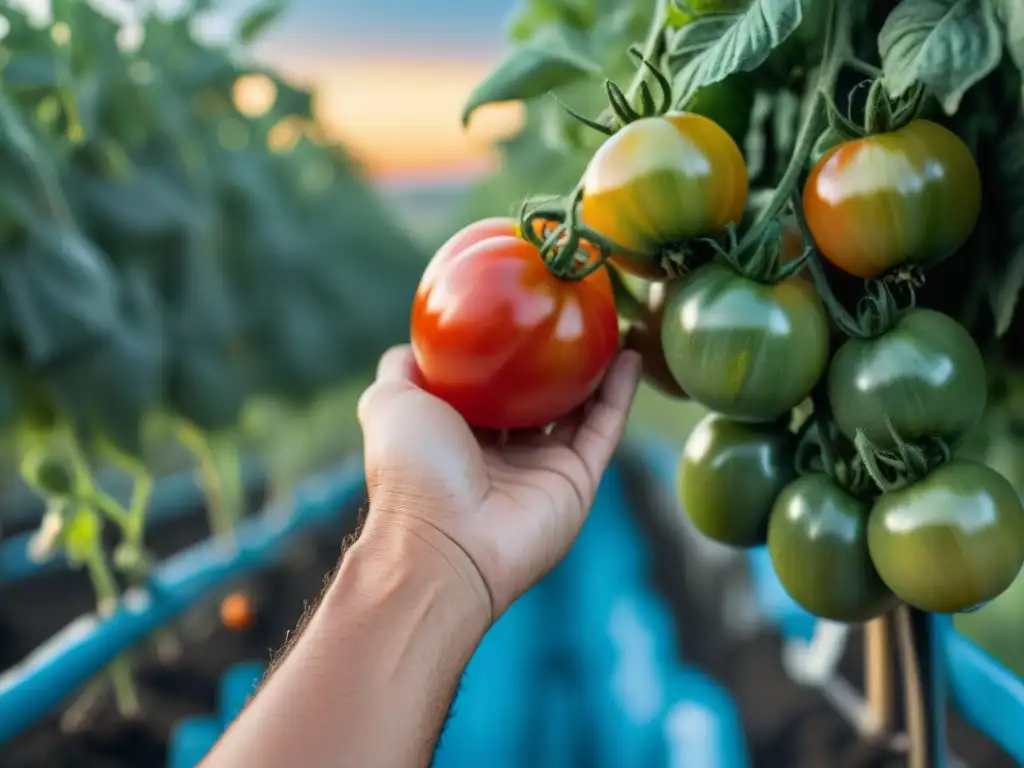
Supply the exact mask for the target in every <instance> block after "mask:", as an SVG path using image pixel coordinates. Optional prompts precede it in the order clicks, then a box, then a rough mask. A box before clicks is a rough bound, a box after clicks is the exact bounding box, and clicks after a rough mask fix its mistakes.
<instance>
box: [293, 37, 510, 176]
mask: <svg viewBox="0 0 1024 768" xmlns="http://www.w3.org/2000/svg"><path fill="white" fill-rule="evenodd" d="M275 58H277V59H278V61H276V62H275V65H276V66H277V67H278V68H279V69H280V70H281V71H282V74H284V75H285V76H287V77H290V78H292V79H294V80H295V81H297V82H300V83H302V84H304V85H308V86H312V87H313V88H315V90H316V91H317V112H318V115H319V117H320V119H321V120H323V122H324V124H325V126H326V128H327V131H328V133H329V135H331V136H332V137H334V138H337V139H339V140H341V141H343V142H344V143H345V144H346V145H347V146H348V147H349V149H351V151H352V152H353V154H355V155H356V156H357V157H358V158H359V159H360V160H361V161H362V162H363V163H364V164H365V166H366V167H367V169H368V170H369V171H370V172H371V173H373V174H375V175H385V176H390V175H409V174H417V175H418V174H432V173H437V172H450V171H459V170H475V169H479V168H484V167H487V166H489V165H491V164H492V163H493V162H494V154H493V150H492V149H491V142H492V141H493V140H494V139H495V138H497V137H498V136H501V135H508V134H509V133H511V132H513V131H515V130H516V128H517V127H518V126H519V124H520V121H521V119H522V113H521V107H520V105H514V104H512V105H496V106H493V107H490V108H488V109H483V110H481V111H480V112H479V114H478V115H477V116H475V117H474V119H473V123H472V124H471V126H470V128H469V130H468V131H464V130H463V128H462V125H461V123H460V120H459V118H460V113H461V111H462V106H463V104H464V103H465V101H466V98H467V97H468V96H469V94H470V92H471V91H472V89H473V87H474V86H475V85H476V84H477V83H478V82H480V80H481V79H482V78H483V77H484V76H486V74H487V73H488V71H489V70H490V68H491V67H492V66H493V62H490V61H458V60H442V61H438V60H429V59H423V60H421V59H410V60H406V61H396V60H393V59H390V60H367V59H354V58H347V57H344V56H340V55H339V56H337V57H334V56H303V55H302V54H301V53H291V52H289V53H288V54H287V55H282V54H281V53H279V54H278V56H276V57H275Z"/></svg>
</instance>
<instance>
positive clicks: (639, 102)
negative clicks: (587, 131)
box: [551, 45, 673, 136]
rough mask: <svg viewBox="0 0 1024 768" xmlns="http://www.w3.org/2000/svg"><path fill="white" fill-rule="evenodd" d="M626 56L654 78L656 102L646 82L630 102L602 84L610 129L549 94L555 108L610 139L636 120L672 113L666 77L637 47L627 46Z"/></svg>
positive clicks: (608, 83)
mask: <svg viewBox="0 0 1024 768" xmlns="http://www.w3.org/2000/svg"><path fill="white" fill-rule="evenodd" d="M629 54H630V56H632V57H633V58H634V59H635V60H636V61H637V63H638V66H639V67H640V69H641V73H642V72H643V70H646V71H647V72H648V73H650V74H651V76H652V77H653V78H654V81H655V83H656V84H657V86H658V92H659V98H658V99H655V95H654V92H653V91H652V90H651V86H650V85H649V84H648V83H647V81H646V80H643V79H640V80H639V81H638V82H639V86H638V88H637V95H636V97H635V98H634V99H630V98H629V97H628V96H627V95H626V94H625V93H624V92H623V90H622V89H621V88H620V87H619V86H618V85H616V84H615V83H614V82H613V81H612V80H606V81H605V84H604V87H605V93H606V95H607V97H608V108H609V110H610V111H611V118H612V122H613V125H608V124H607V123H605V122H602V121H601V120H591V119H590V118H588V117H585V116H584V115H581V114H580V113H579V112H576V111H575V110H573V109H572V108H571V107H569V106H567V105H566V104H565V103H564V102H562V101H561V100H560V99H559V98H558V97H557V96H555V95H554V94H553V93H552V94H551V96H552V98H554V99H555V100H556V101H557V102H558V104H559V106H561V108H562V109H564V110H565V111H566V112H567V113H568V114H569V115H570V116H571V117H572V118H573V119H575V120H578V121H579V122H581V123H582V124H583V125H585V126H587V127H588V128H593V129H594V130H595V131H598V132H599V133H603V134H604V135H605V136H613V135H614V134H615V133H616V132H617V131H618V130H619V129H620V128H622V127H623V126H626V125H629V124H630V123H635V122H636V121H637V120H642V119H643V118H647V117H660V116H661V115H664V114H666V113H668V112H669V111H670V110H671V109H672V101H673V99H672V84H671V83H670V82H669V79H668V77H666V76H665V74H664V73H663V72H662V71H661V70H660V69H658V67H657V66H655V65H654V64H652V63H651V61H650V60H649V59H648V58H647V57H646V56H644V53H643V51H641V50H640V49H639V48H638V47H636V46H635V45H634V46H631V47H630V48H629Z"/></svg>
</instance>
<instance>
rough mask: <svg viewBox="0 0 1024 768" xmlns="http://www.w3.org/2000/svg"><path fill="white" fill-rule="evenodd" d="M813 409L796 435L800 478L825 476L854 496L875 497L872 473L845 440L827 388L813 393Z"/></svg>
mask: <svg viewBox="0 0 1024 768" xmlns="http://www.w3.org/2000/svg"><path fill="white" fill-rule="evenodd" d="M810 399H811V402H812V403H813V410H812V412H811V413H810V415H809V416H807V418H806V419H804V421H803V423H802V424H801V425H800V427H799V429H798V430H797V434H796V446H797V447H796V454H795V457H794V466H795V469H796V472H797V474H798V475H801V476H805V475H813V474H825V475H828V476H829V477H830V478H832V480H833V481H834V482H835V483H836V484H837V485H838V486H839V487H841V488H843V489H844V490H846V491H847V492H848V493H849V494H850V495H852V496H856V497H857V498H861V499H868V498H870V497H871V496H873V495H874V493H873V491H874V486H873V484H872V479H871V475H870V473H869V472H868V471H867V469H866V467H865V466H864V462H863V461H862V460H861V458H860V454H859V453H858V452H857V450H856V449H855V447H854V446H853V445H852V444H851V443H850V441H849V440H847V439H845V438H844V437H843V434H842V432H841V431H840V430H839V427H838V425H837V424H836V422H835V420H834V419H833V418H832V411H831V408H830V407H829V402H828V396H827V394H826V392H825V389H824V388H823V387H821V386H817V387H815V388H814V390H812V392H811V397H810Z"/></svg>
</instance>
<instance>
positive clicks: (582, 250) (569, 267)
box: [519, 187, 630, 280]
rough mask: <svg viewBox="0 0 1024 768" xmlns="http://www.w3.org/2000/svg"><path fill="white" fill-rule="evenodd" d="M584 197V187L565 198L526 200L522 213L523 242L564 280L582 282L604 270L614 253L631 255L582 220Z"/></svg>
mask: <svg viewBox="0 0 1024 768" xmlns="http://www.w3.org/2000/svg"><path fill="white" fill-rule="evenodd" d="M582 196H583V189H582V187H577V189H576V190H575V191H574V192H573V193H572V194H571V195H569V196H568V197H565V198H562V197H548V198H540V199H535V200H527V201H526V202H525V203H524V204H523V206H522V208H521V209H520V212H519V231H520V232H521V233H522V236H523V238H524V239H526V240H527V241H528V242H530V243H531V244H533V245H534V246H535V247H536V248H537V249H538V250H539V251H540V255H541V258H542V259H543V260H544V263H545V264H546V265H547V267H548V269H550V270H551V272H552V274H554V275H555V276H556V277H558V278H560V279H562V280H582V279H583V278H585V277H587V276H588V275H591V274H593V273H594V272H596V271H597V270H599V269H601V267H603V266H604V265H605V262H607V261H608V259H609V258H611V256H612V254H613V253H630V251H628V249H626V248H623V247H622V246H620V245H618V244H617V243H615V242H614V241H612V240H610V239H609V238H607V237H605V236H604V235H602V234H601V233H600V232H597V231H596V230H593V229H591V228H590V227H587V226H585V225H584V224H583V223H582V222H581V221H580V220H579V203H580V199H581V198H582ZM538 223H539V224H540V226H538Z"/></svg>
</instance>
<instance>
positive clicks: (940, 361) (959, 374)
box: [828, 309, 988, 448]
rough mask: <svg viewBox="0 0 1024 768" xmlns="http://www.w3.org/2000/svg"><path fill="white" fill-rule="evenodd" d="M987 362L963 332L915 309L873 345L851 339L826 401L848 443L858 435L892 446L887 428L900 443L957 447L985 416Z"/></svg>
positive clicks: (837, 360)
mask: <svg viewBox="0 0 1024 768" xmlns="http://www.w3.org/2000/svg"><path fill="white" fill-rule="evenodd" d="M987 392H988V383H987V381H986V377H985V362H984V360H983V359H982V357H981V352H980V351H979V350H978V345H977V344H975V343H974V339H972V338H971V336H970V334H969V333H967V330H966V329H965V328H964V327H963V326H962V325H960V324H959V323H958V322H956V321H955V320H953V319H952V318H950V317H948V316H947V315H943V314H942V313H940V312H935V311H933V310H930V309H914V310H911V311H910V312H907V313H906V314H905V315H903V317H901V318H900V319H899V321H898V322H897V323H896V326H895V327H894V328H893V329H892V330H890V331H888V332H887V333H884V334H882V335H881V336H878V337H876V338H873V339H867V340H862V339H850V340H849V341H847V342H846V343H845V344H843V346H841V347H840V348H839V351H838V352H836V354H835V357H834V358H833V360H832V365H831V367H830V368H829V372H828V395H829V401H830V402H831V405H832V413H833V416H834V417H835V421H836V424H838V425H839V429H840V430H841V431H842V432H843V434H844V435H846V437H848V438H849V439H851V440H852V439H854V438H855V437H856V434H857V431H858V430H863V431H864V433H865V434H866V435H867V437H869V438H870V439H871V440H872V441H873V442H874V443H875V444H876V445H878V446H879V447H883V448H891V447H893V445H894V441H893V438H892V435H891V433H890V432H889V429H888V426H887V424H886V418H888V419H890V420H891V422H892V426H893V427H894V428H895V429H896V432H897V433H898V434H899V436H900V437H901V438H902V439H903V440H908V441H914V440H919V439H921V438H925V437H940V438H942V439H944V440H947V441H949V442H950V443H953V444H955V443H957V442H958V441H960V440H961V439H962V438H963V437H964V436H965V435H966V434H967V432H968V430H970V429H971V427H973V426H974V425H975V423H977V421H978V419H980V418H981V414H982V412H983V411H984V410H985V401H986V396H987Z"/></svg>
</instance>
